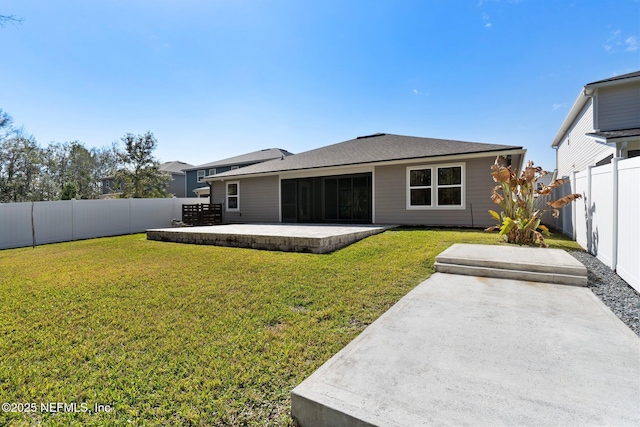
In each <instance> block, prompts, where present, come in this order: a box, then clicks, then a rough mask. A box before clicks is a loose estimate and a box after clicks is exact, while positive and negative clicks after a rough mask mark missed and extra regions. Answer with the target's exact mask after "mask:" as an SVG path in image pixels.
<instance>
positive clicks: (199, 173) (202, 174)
mask: <svg viewBox="0 0 640 427" xmlns="http://www.w3.org/2000/svg"><path fill="white" fill-rule="evenodd" d="M197 174H198V182H203V178H204V177H205V175H206V174H207V171H205V170H204V169H200V170H199V171H198V172H197Z"/></svg>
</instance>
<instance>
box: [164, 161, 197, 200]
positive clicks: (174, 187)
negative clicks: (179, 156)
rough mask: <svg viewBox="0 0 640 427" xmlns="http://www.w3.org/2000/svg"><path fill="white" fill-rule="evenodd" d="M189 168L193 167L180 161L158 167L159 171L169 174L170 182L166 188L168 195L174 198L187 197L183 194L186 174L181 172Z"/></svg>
mask: <svg viewBox="0 0 640 427" xmlns="http://www.w3.org/2000/svg"><path fill="white" fill-rule="evenodd" d="M191 167H193V165H190V164H189V163H185V162H180V161H175V162H166V163H162V164H161V165H160V170H161V171H164V172H169V173H170V174H171V181H169V187H168V188H167V192H168V193H169V194H173V195H174V196H176V197H187V196H186V193H185V185H186V174H185V173H184V172H183V170H184V169H186V168H191Z"/></svg>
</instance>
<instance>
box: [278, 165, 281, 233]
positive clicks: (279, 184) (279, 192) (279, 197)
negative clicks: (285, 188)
mask: <svg viewBox="0 0 640 427" xmlns="http://www.w3.org/2000/svg"><path fill="white" fill-rule="evenodd" d="M278 178H279V179H278V218H279V220H280V222H282V177H281V176H280V177H278Z"/></svg>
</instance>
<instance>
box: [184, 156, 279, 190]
mask: <svg viewBox="0 0 640 427" xmlns="http://www.w3.org/2000/svg"><path fill="white" fill-rule="evenodd" d="M290 155H291V153H290V152H288V151H287V150H282V149H280V148H267V149H264V150H259V151H254V152H252V153H247V154H241V155H239V156H234V157H230V158H228V159H223V160H217V161H215V162H210V163H204V164H202V165H198V166H191V165H190V166H189V167H187V168H185V169H183V171H184V173H186V177H187V179H186V181H185V187H184V191H185V194H186V196H185V197H209V185H207V183H206V181H205V180H204V178H205V177H207V176H210V175H215V174H218V173H223V172H227V171H230V170H235V169H240V168H243V167H246V166H250V165H254V164H256V163H260V162H266V161H268V160H273V159H279V158H281V157H286V156H290Z"/></svg>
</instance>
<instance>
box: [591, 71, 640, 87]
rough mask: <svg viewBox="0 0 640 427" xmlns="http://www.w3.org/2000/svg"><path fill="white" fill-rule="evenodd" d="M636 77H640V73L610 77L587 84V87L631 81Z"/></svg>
mask: <svg viewBox="0 0 640 427" xmlns="http://www.w3.org/2000/svg"><path fill="white" fill-rule="evenodd" d="M634 77H640V71H634V72H633V73H628V74H622V75H620V76H615V77H609V78H608V79H603V80H598V81H597V82H591V83H587V84H586V86H593V85H597V84H600V83H608V82H614V81H616V80H625V79H631V78H634Z"/></svg>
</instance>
